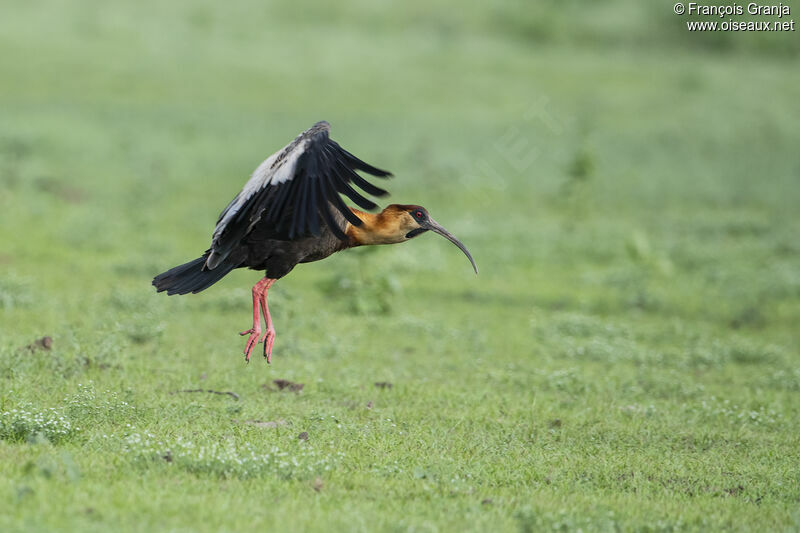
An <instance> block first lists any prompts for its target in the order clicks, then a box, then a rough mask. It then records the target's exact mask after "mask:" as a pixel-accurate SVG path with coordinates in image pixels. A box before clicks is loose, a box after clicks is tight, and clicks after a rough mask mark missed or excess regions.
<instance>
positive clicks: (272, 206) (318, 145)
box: [205, 121, 391, 269]
mask: <svg viewBox="0 0 800 533" xmlns="http://www.w3.org/2000/svg"><path fill="white" fill-rule="evenodd" d="M330 130H331V127H330V124H328V123H327V122H325V121H322V122H317V123H316V124H314V126H312V127H311V128H310V129H308V130H306V131H304V132H303V133H301V134H300V135H298V136H297V138H296V139H295V140H293V141H292V142H291V143H289V144H288V145H287V146H286V147H285V148H283V149H282V150H280V151H279V152H276V153H275V154H273V155H271V156H270V157H269V158H267V159H266V160H265V161H264V162H263V163H261V164H260V165H259V166H258V168H257V169H256V170H255V171H254V172H253V175H252V176H251V177H250V180H249V181H248V182H247V184H245V186H244V188H243V189H242V191H241V192H240V193H239V194H237V195H236V198H234V199H233V201H231V203H230V204H228V207H226V208H225V210H224V211H223V212H222V213H221V214H220V216H219V220H217V227H216V228H215V229H214V236H213V238H212V241H211V254H210V255H209V256H208V259H207V260H206V264H205V268H208V269H213V268H214V267H216V266H217V265H218V264H219V263H220V262H222V261H223V260H224V259H225V258H226V257H227V256H228V254H230V252H231V250H233V248H234V247H235V246H236V245H237V244H238V243H239V242H240V241H241V240H242V239H243V238H244V237H245V236H246V235H247V234H248V233H249V232H250V230H251V229H253V226H255V225H256V223H258V222H259V221H261V220H262V219H263V220H264V221H266V222H269V223H270V224H274V230H275V232H276V233H283V234H285V235H286V236H287V237H288V238H289V239H292V238H294V237H295V236H299V235H308V234H313V235H317V236H319V235H320V234H321V227H322V224H324V225H326V226H328V227H329V228H330V229H331V231H332V232H333V233H334V234H335V235H336V236H337V237H338V238H340V239H342V240H345V239H346V236H345V234H344V230H343V228H342V227H341V226H340V225H339V224H338V223H337V221H336V219H337V218H339V217H334V216H333V212H332V211H331V209H335V210H337V211H339V212H340V213H341V214H342V216H344V217H345V219H346V220H347V221H348V222H350V223H351V224H353V225H355V226H360V225H361V219H359V218H358V217H357V216H356V215H355V214H353V212H352V211H350V209H348V208H347V206H346V205H345V203H344V202H343V201H342V198H341V197H340V196H339V195H340V194H343V195H345V196H347V197H348V198H350V199H351V200H352V201H353V202H355V203H356V204H357V205H358V206H359V207H361V208H363V209H374V208H375V207H376V205H375V203H374V202H371V201H370V200H368V199H367V198H364V197H363V196H362V195H361V194H359V193H358V192H357V191H356V190H355V189H354V188H353V187H352V186H351V183H352V184H355V185H356V186H357V187H359V188H361V189H362V190H364V191H365V192H367V193H369V194H372V195H374V196H384V195H386V194H388V193H387V192H386V191H385V190H383V189H380V188H378V187H375V186H374V185H372V184H371V183H369V182H367V181H366V180H365V179H364V178H362V177H361V176H359V175H358V174H357V173H356V170H360V171H362V172H366V173H368V174H372V175H373V176H379V177H387V176H391V174H390V173H389V172H386V171H385V170H381V169H379V168H375V167H373V166H371V165H368V164H367V163H365V162H363V161H361V160H360V159H358V158H357V157H356V156H354V155H353V154H351V153H350V152H348V151H347V150H345V149H344V148H342V147H341V146H339V145H338V144H337V143H336V142H335V141H332V140H331V139H330V137H329V136H328V135H329V133H330Z"/></svg>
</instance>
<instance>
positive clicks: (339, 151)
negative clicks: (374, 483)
mask: <svg viewBox="0 0 800 533" xmlns="http://www.w3.org/2000/svg"><path fill="white" fill-rule="evenodd" d="M330 130H331V127H330V124H328V123H327V122H325V121H322V122H317V123H316V124H314V125H313V126H312V127H311V128H310V129H308V130H306V131H304V132H303V133H301V134H300V135H298V136H297V138H295V139H294V140H293V141H292V142H291V143H289V144H288V145H287V146H285V147H284V148H283V149H282V150H280V151H278V152H276V153H274V154H273V155H271V156H269V157H268V158H267V159H266V160H265V161H264V162H263V163H261V164H260V165H259V166H258V168H256V169H255V171H254V172H253V174H252V176H251V177H250V180H249V181H248V182H247V183H246V184H245V186H244V188H243V189H242V190H241V192H239V194H237V195H236V197H235V198H234V199H233V200H232V201H231V203H229V204H228V206H227V207H226V208H225V209H224V210H223V211H222V213H221V214H220V216H219V219H218V220H217V226H216V228H214V234H213V236H212V238H211V247H210V248H209V249H208V250H206V251H205V253H204V254H203V255H202V256H201V257H199V258H197V259H195V260H194V261H189V262H188V263H185V264H183V265H179V266H176V267H174V268H171V269H170V270H167V271H166V272H163V273H161V274H159V275H158V276H156V277H155V278H153V285H154V286H155V287H156V289H157V290H158V292H162V291H167V294H169V295H172V294H188V293H198V292H200V291H203V290H205V289H207V288H208V287H210V286H211V285H213V284H214V283H216V282H217V281H219V280H220V279H222V278H223V277H224V276H225V275H226V274H228V273H229V272H230V271H231V270H233V269H235V268H242V267H247V268H250V269H252V270H262V271H264V272H265V274H264V278H263V279H262V280H260V281H259V282H258V283H256V284H255V286H253V327H251V328H250V329H248V330H246V331H243V332H241V333H240V335H249V336H248V338H247V345H246V346H245V349H244V356H245V360H246V361H247V362H249V361H250V354H251V353H252V351H253V349H254V348H255V346H256V344H258V343H262V342H263V343H264V357H265V358H266V360H267V363H269V362H271V359H272V347H273V344H274V343H275V326H274V325H273V323H272V318H271V316H270V314H269V307H268V306H267V291H269V289H270V287H272V285H273V284H274V283H275V282H276V281H277V280H279V279H280V278H282V277H284V276H285V275H287V274H288V273H289V272H291V270H292V269H293V268H294V267H295V266H297V264H298V263H310V262H312V261H319V260H320V259H325V258H326V257H328V256H329V255H331V254H333V253H335V252H338V251H341V250H346V249H347V248H354V247H356V246H365V245H374V244H396V243H401V242H405V241H408V240H410V239H413V238H414V237H417V236H419V235H421V234H423V233H425V232H426V231H433V232H434V233H438V234H439V235H441V236H443V237H444V238H446V239H448V240H449V241H451V242H452V243H453V244H455V245H456V246H458V247H459V248H460V249H461V251H462V252H464V254H466V256H467V258H468V259H469V261H470V263H472V268H473V269H474V270H475V273H476V274H477V273H478V267H477V266H476V265H475V261H474V260H473V259H472V255H471V254H470V253H469V251H468V250H467V248H466V246H464V245H463V244H462V243H461V241H459V240H458V239H457V238H456V237H455V236H453V234H451V233H450V232H449V231H447V230H446V229H444V228H443V227H442V226H441V225H440V224H438V223H437V222H436V221H435V220H433V219H432V218H431V217H430V215H429V214H428V211H427V210H426V209H425V208H424V207H421V206H418V205H399V204H392V205H390V206H388V207H386V208H385V209H384V210H383V211H381V212H380V213H366V212H364V211H360V210H358V209H355V208H352V207H348V206H347V205H346V204H345V203H344V201H343V200H342V198H341V196H340V195H344V196H346V197H347V198H349V199H350V200H352V201H353V202H354V203H355V204H356V205H358V206H359V207H361V208H362V209H375V208H376V207H377V205H376V204H375V203H374V202H372V201H370V200H369V199H367V198H365V197H364V196H362V195H361V194H360V193H359V192H357V191H356V190H355V189H354V188H353V185H355V186H356V187H358V188H360V189H361V190H363V191H365V192H366V193H368V194H371V195H373V196H385V195H387V194H388V193H387V192H386V191H385V190H383V189H380V188H378V187H376V186H374V185H372V184H371V183H369V182H368V181H366V180H365V179H364V178H362V177H361V176H360V175H359V174H358V173H357V172H356V171H361V172H365V173H367V174H371V175H373V176H377V177H380V178H387V177H389V176H391V174H390V173H389V172H387V171H385V170H381V169H379V168H376V167H373V166H372V165H368V164H367V163H365V162H364V161H362V160H360V159H359V158H357V157H356V156H354V155H353V154H351V153H350V152H348V151H347V150H345V149H344V148H342V147H341V146H339V144H338V143H336V141H334V140H332V139H331V138H330ZM262 314H263V315H264V322H265V324H266V331H264V333H263V335H262V329H261V315H262Z"/></svg>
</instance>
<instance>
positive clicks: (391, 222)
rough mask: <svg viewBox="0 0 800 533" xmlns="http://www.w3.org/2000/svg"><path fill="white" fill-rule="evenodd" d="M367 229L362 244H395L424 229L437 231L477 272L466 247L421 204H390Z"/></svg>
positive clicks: (420, 232) (419, 233)
mask: <svg viewBox="0 0 800 533" xmlns="http://www.w3.org/2000/svg"><path fill="white" fill-rule="evenodd" d="M369 230H371V231H369V233H371V235H370V236H369V237H367V236H366V235H365V236H364V237H367V238H366V239H364V240H365V241H367V242H363V244H395V243H400V242H405V241H408V240H411V239H413V238H414V237H418V236H420V235H422V234H423V233H425V232H426V231H432V232H434V233H438V234H439V235H441V236H442V237H444V238H445V239H447V240H448V241H450V242H452V243H453V244H455V245H456V246H458V248H459V249H460V250H461V251H462V252H464V255H466V256H467V259H469V262H470V263H472V268H473V269H474V270H475V273H476V274H477V273H478V267H477V266H476V265H475V260H474V259H472V254H470V253H469V250H467V247H466V246H464V244H463V243H462V242H461V241H459V240H458V239H457V238H456V237H455V236H454V235H453V234H452V233H450V232H449V231H447V230H446V229H444V227H442V225H441V224H439V223H438V222H436V221H435V220H433V219H432V218H431V216H430V215H429V214H428V210H427V209H425V208H424V207H422V206H419V205H401V204H392V205H390V206H388V207H387V208H386V209H384V210H383V211H382V212H381V213H380V214H379V215H378V216H377V217H376V219H375V223H374V225H373V227H371V228H369ZM369 241H371V242H369Z"/></svg>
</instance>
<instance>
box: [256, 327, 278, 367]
mask: <svg viewBox="0 0 800 533" xmlns="http://www.w3.org/2000/svg"><path fill="white" fill-rule="evenodd" d="M270 325H271V324H270ZM258 342H263V343H264V357H265V358H266V359H267V364H270V363H271V362H272V345H273V344H275V328H273V327H270V328H268V329H267V332H266V333H264V336H263V337H261V338H260V339H259V340H258Z"/></svg>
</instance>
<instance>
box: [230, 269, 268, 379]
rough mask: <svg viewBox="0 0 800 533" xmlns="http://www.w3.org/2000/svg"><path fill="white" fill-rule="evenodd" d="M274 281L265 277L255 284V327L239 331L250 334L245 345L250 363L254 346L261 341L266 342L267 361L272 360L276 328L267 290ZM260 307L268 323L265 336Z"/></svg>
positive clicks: (246, 356)
mask: <svg viewBox="0 0 800 533" xmlns="http://www.w3.org/2000/svg"><path fill="white" fill-rule="evenodd" d="M273 283H275V280H274V279H270V278H264V279H262V280H261V281H259V282H258V283H256V284H255V285H254V286H253V327H252V328H250V329H248V330H246V331H242V332H241V333H239V335H248V334H249V335H250V336H249V337H248V338H247V344H246V345H245V347H244V359H245V361H247V362H248V363H249V362H250V354H251V353H252V352H253V348H255V346H256V344H258V343H260V342H263V343H264V357H265V358H266V359H267V363H271V362H272V345H273V344H274V343H275V328H274V327H273V325H272V318H271V317H270V315H269V308H268V307H267V291H268V290H269V288H270V287H272V284H273ZM259 308H260V311H261V313H263V314H264V319H265V321H266V323H267V331H266V333H264V335H263V336H262V335H261V313H259ZM259 337H260V338H259Z"/></svg>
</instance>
